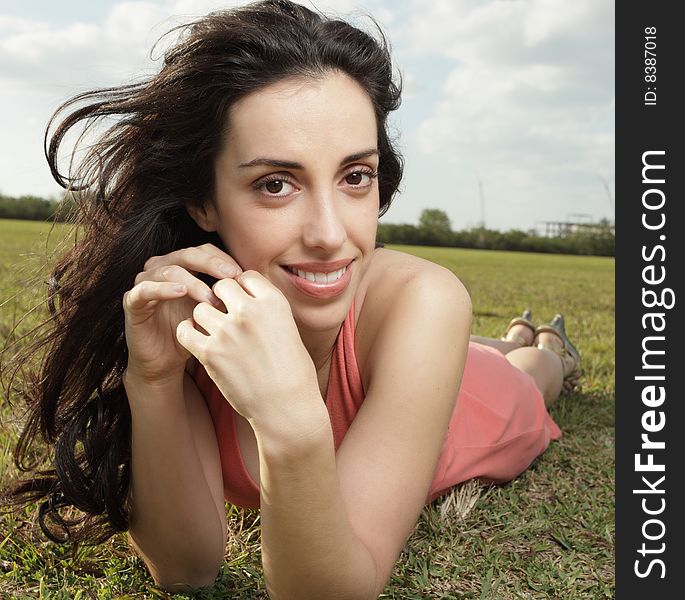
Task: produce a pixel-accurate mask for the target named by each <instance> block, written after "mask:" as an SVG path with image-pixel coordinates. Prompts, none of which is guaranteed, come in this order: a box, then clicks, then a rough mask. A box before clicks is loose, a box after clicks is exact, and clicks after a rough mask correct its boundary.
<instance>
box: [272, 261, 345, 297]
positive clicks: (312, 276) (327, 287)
mask: <svg viewBox="0 0 685 600" xmlns="http://www.w3.org/2000/svg"><path fill="white" fill-rule="evenodd" d="M351 263H352V260H351V259H344V260H338V261H335V262H330V263H298V264H295V265H282V266H283V269H284V270H285V272H286V273H287V274H288V276H289V277H290V281H291V282H292V284H293V285H294V286H295V287H296V288H297V289H298V290H300V291H301V292H303V293H304V294H307V295H308V296H311V297H313V298H333V297H335V296H337V295H339V294H341V293H342V292H343V291H344V290H345V289H346V288H347V286H348V285H349V283H350V279H351V278H352V269H351V268H350V265H351Z"/></svg>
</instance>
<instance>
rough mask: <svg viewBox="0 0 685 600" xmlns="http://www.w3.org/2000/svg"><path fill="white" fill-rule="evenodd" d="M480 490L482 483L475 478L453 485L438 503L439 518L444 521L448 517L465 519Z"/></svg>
mask: <svg viewBox="0 0 685 600" xmlns="http://www.w3.org/2000/svg"><path fill="white" fill-rule="evenodd" d="M482 492H483V484H482V483H480V482H479V481H478V480H477V479H470V480H469V481H465V482H464V483H460V484H459V485H456V486H454V488H453V489H452V491H451V492H450V493H449V494H447V496H445V500H443V502H442V504H441V505H440V520H441V521H443V522H444V521H447V520H448V519H456V520H463V519H465V518H466V516H467V515H468V514H469V513H470V512H471V510H472V509H473V507H474V506H475V505H476V502H478V498H480V495H481V493H482Z"/></svg>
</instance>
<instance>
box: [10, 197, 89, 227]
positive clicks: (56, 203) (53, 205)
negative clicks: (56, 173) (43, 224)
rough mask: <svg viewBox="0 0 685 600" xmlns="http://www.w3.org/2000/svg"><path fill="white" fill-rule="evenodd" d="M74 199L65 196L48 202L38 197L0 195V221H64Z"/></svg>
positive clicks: (74, 201) (73, 203)
mask: <svg viewBox="0 0 685 600" xmlns="http://www.w3.org/2000/svg"><path fill="white" fill-rule="evenodd" d="M75 203H76V198H75V197H74V196H73V195H72V194H65V195H64V196H63V198H62V199H61V200H49V199H46V198H41V197H39V196H19V197H18V198H15V197H12V196H5V195H4V194H0V219H20V220H23V221H57V222H62V221H66V220H67V218H68V214H69V211H70V210H71V209H72V208H73V207H74V205H75Z"/></svg>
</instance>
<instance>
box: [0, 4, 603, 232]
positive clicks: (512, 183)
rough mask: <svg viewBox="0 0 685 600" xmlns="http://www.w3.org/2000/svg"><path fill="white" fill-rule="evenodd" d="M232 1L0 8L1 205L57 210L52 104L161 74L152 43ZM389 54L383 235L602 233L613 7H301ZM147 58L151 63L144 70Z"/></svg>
mask: <svg viewBox="0 0 685 600" xmlns="http://www.w3.org/2000/svg"><path fill="white" fill-rule="evenodd" d="M241 3H242V2H236V1H234V0H224V1H222V2H218V1H215V0H149V1H144V2H139V1H117V0H101V1H98V2H92V1H90V0H70V1H69V2H54V1H52V0H32V1H31V2H16V1H10V0H0V135H1V136H2V143H0V193H3V194H6V195H10V196H20V195H24V194H32V195H37V196H43V197H54V198H58V197H60V195H61V188H59V186H58V185H57V184H56V183H55V182H54V180H53V179H52V177H51V175H50V172H49V169H48V167H47V163H46V161H45V158H44V155H43V136H44V132H45V127H46V125H47V122H48V119H49V118H50V115H51V114H52V112H53V111H54V110H55V109H56V108H57V106H58V105H59V104H60V103H61V102H63V101H64V100H66V99H67V98H69V97H70V96H72V95H74V94H77V93H79V92H82V91H86V90H89V89H94V88H98V87H104V86H109V85H120V84H124V83H129V82H132V81H138V80H140V78H141V77H145V76H150V75H152V74H154V73H155V72H156V71H157V70H159V67H160V60H159V58H160V55H161V51H160V49H159V48H158V49H157V50H156V51H155V53H154V54H153V55H152V56H151V51H152V47H153V45H154V43H155V42H156V41H157V39H158V38H160V37H161V36H162V35H163V34H164V33H165V32H166V31H168V30H169V29H171V28H172V27H173V26H175V25H177V24H180V23H183V22H185V21H188V20H192V18H193V17H196V16H199V15H202V14H205V13H206V12H209V11H210V10H217V9H221V8H229V7H232V6H235V5H236V4H241ZM301 3H302V4H305V5H306V6H309V7H313V6H315V7H316V8H318V9H320V10H322V11H323V12H325V13H326V14H330V15H335V16H341V17H343V18H346V19H347V20H349V21H351V22H353V23H354V24H355V25H357V26H359V27H361V28H363V29H366V30H372V25H371V21H370V20H369V19H368V18H367V17H366V15H371V16H372V17H373V18H374V19H375V20H376V21H378V22H379V23H380V25H381V26H382V28H383V30H384V31H385V33H386V35H387V37H388V38H389V40H390V43H391V44H392V53H393V61H394V65H395V69H396V72H397V73H398V74H399V75H401V78H402V82H403V101H402V106H401V107H400V109H399V110H398V111H396V113H394V114H393V116H392V117H391V120H390V123H391V127H392V133H393V135H394V136H395V138H396V139H397V143H398V146H399V149H400V151H401V153H402V154H403V155H404V158H405V174H404V179H403V183H402V186H401V193H400V194H398V196H397V197H396V198H395V200H394V201H393V205H392V206H391V208H390V210H389V211H388V212H387V213H386V214H385V215H384V216H383V217H382V219H381V222H382V223H383V222H385V223H412V224H417V223H418V219H419V217H420V214H421V211H422V210H424V209H426V208H437V209H440V210H443V211H445V212H446V213H447V215H448V216H449V218H450V221H451V224H452V228H453V229H455V230H461V229H467V228H470V227H477V226H479V225H481V224H484V225H485V226H486V227H488V228H491V229H499V230H508V229H523V230H530V229H535V228H537V229H539V230H540V229H541V228H542V224H543V223H544V222H546V221H581V222H596V221H598V220H600V219H608V220H610V221H612V222H613V221H614V181H615V178H614V59H615V57H614V35H615V29H614V3H613V2H612V1H611V0H574V1H573V2H569V1H568V0H399V1H394V2H393V1H392V0H359V1H352V0H339V1H335V0H315V1H314V2H313V3H312V2H309V1H308V0H301ZM154 59H156V60H154Z"/></svg>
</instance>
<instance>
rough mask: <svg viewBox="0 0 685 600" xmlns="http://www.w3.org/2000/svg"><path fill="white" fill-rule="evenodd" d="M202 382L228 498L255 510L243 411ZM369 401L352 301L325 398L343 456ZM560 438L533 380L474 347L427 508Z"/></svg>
mask: <svg viewBox="0 0 685 600" xmlns="http://www.w3.org/2000/svg"><path fill="white" fill-rule="evenodd" d="M195 380H196V383H197V385H198V388H199V390H200V392H201V393H202V395H203V396H204V398H205V400H206V402H207V405H208V407H209V411H210V413H211V416H212V420H213V422H214V428H215V431H216V437H217V441H218V443H219V452H220V455H221V469H222V472H223V479H224V495H225V497H226V500H228V501H229V502H231V503H232V504H236V505H238V506H242V507H245V508H256V507H258V506H259V486H258V485H257V484H256V482H255V481H254V480H253V479H252V476H251V475H250V474H249V472H248V471H247V469H246V467H245V464H244V462H243V458H242V455H241V453H240V448H239V445H238V436H237V431H236V413H235V411H234V409H233V407H232V406H231V405H230V404H229V403H228V402H227V401H226V399H225V398H224V397H223V396H222V395H221V392H219V390H218V388H217V387H216V385H214V382H213V381H212V380H211V379H210V378H209V376H208V375H207V373H206V371H205V370H204V368H203V367H202V366H201V365H200V366H199V367H198V369H197V371H196V374H195ZM363 401H364V389H363V387H362V381H361V377H360V374H359V367H358V365H357V359H356V357H355V351H354V303H353V304H352V307H351V308H350V312H349V313H348V315H347V317H346V318H345V321H344V323H343V325H342V328H341V330H340V333H339V334H338V339H337V341H336V345H335V348H334V350H333V356H332V360H331V370H330V375H329V379H328V390H327V393H326V406H327V408H328V413H329V416H330V419H331V426H332V429H333V438H334V441H335V449H336V450H337V449H338V447H339V446H340V444H341V442H342V440H343V438H344V437H345V434H346V433H347V430H348V428H349V426H350V424H351V423H352V421H353V420H354V417H355V415H356V414H357V411H358V410H359V408H360V406H361V404H362V402H363ZM559 437H561V430H560V429H559V427H558V426H557V424H556V423H555V422H554V421H553V420H552V418H551V417H550V416H549V414H548V412H547V409H546V408H545V403H544V400H543V397H542V394H541V393H540V391H539V390H538V388H537V387H536V385H535V383H534V381H533V378H532V377H531V376H530V375H528V374H526V373H523V372H522V371H519V370H518V369H516V368H515V367H513V366H511V364H510V363H509V361H507V359H506V358H505V357H504V355H503V354H502V353H501V352H499V351H498V350H495V349H493V348H490V347H489V346H483V345H481V344H476V343H474V342H471V343H470V344H469V351H468V355H467V358H466V366H465V369H464V376H463V379H462V383H461V388H460V390H459V395H458V397H457V402H456V405H455V409H454V412H453V414H452V418H451V419H450V423H449V428H448V431H447V433H446V435H445V439H444V442H443V445H442V450H441V452H440V459H439V461H438V465H437V467H436V470H435V473H434V477H433V482H432V483H431V486H430V490H429V492H428V496H427V498H426V502H427V503H428V502H431V501H433V500H435V499H436V498H437V497H439V496H440V495H442V494H444V493H446V492H448V491H449V490H450V488H451V487H452V486H454V485H456V484H458V483H461V482H464V481H467V480H469V479H474V478H478V479H481V480H483V481H487V482H495V483H504V482H506V481H510V480H511V479H513V478H514V477H516V476H517V475H519V474H520V473H521V472H523V471H524V470H525V469H526V468H527V467H528V466H529V465H530V464H531V463H532V462H533V461H534V460H535V459H536V458H537V457H538V456H539V455H540V454H542V453H543V452H544V451H545V449H546V448H547V446H548V445H549V442H550V440H553V439H558V438H559Z"/></svg>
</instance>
